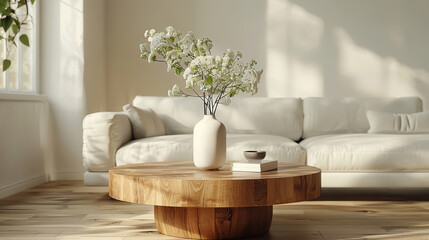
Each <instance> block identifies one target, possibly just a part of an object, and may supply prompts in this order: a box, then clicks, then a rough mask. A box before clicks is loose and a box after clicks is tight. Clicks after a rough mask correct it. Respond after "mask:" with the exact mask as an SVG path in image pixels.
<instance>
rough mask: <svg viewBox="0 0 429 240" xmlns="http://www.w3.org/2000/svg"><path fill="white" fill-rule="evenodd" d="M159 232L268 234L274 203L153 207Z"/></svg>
mask: <svg viewBox="0 0 429 240" xmlns="http://www.w3.org/2000/svg"><path fill="white" fill-rule="evenodd" d="M154 209H155V222H156V227H157V228H158V231H159V232H160V233H162V234H165V235H170V236H175V237H181V238H197V239H231V238H245V237H253V236H260V235H264V234H267V233H268V231H269V230H270V226H271V219H272V216H273V206H263V207H236V208H195V207H190V208H186V207H164V206H155V208H154Z"/></svg>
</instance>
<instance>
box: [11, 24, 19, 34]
mask: <svg viewBox="0 0 429 240" xmlns="http://www.w3.org/2000/svg"><path fill="white" fill-rule="evenodd" d="M12 31H13V33H14V34H17V33H18V31H19V28H18V26H16V24H13V25H12Z"/></svg>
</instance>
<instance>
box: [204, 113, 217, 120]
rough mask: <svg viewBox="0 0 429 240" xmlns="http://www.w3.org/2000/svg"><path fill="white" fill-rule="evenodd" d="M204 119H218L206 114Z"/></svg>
mask: <svg viewBox="0 0 429 240" xmlns="http://www.w3.org/2000/svg"><path fill="white" fill-rule="evenodd" d="M204 118H209V119H216V116H215V115H214V114H206V115H204Z"/></svg>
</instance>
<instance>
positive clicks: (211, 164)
mask: <svg viewBox="0 0 429 240" xmlns="http://www.w3.org/2000/svg"><path fill="white" fill-rule="evenodd" d="M225 157H226V129H225V126H224V125H223V124H222V123H221V122H219V121H218V120H216V117H215V116H214V115H204V118H203V119H202V120H201V121H199V122H198V123H197V124H196V125H195V127H194V164H195V166H196V167H197V168H199V169H203V170H214V169H218V168H220V167H222V166H223V165H224V164H225Z"/></svg>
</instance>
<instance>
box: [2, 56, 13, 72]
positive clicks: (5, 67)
mask: <svg viewBox="0 0 429 240" xmlns="http://www.w3.org/2000/svg"><path fill="white" fill-rule="evenodd" d="M11 64H12V62H11V61H10V60H9V59H5V60H3V72H4V71H6V70H7V69H8V68H9V67H10V65H11Z"/></svg>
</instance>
